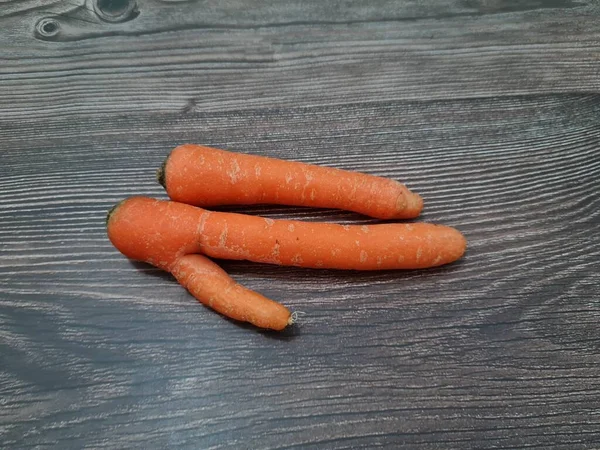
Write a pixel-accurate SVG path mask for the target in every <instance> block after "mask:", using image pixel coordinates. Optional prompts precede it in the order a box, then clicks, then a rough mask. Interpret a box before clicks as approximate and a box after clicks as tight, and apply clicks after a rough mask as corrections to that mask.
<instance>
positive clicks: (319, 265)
mask: <svg viewBox="0 0 600 450" xmlns="http://www.w3.org/2000/svg"><path fill="white" fill-rule="evenodd" d="M315 266H317V267H323V261H321V260H318V261H317V262H316V263H315Z"/></svg>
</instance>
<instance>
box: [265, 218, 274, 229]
mask: <svg viewBox="0 0 600 450" xmlns="http://www.w3.org/2000/svg"><path fill="white" fill-rule="evenodd" d="M265 223H266V224H267V226H268V227H272V226H273V224H274V223H275V221H274V220H273V219H269V218H268V217H265Z"/></svg>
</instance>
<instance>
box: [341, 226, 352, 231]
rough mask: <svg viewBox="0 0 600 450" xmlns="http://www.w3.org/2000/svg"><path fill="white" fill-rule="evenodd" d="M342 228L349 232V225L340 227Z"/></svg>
mask: <svg viewBox="0 0 600 450" xmlns="http://www.w3.org/2000/svg"><path fill="white" fill-rule="evenodd" d="M342 228H343V229H344V230H346V231H350V225H342Z"/></svg>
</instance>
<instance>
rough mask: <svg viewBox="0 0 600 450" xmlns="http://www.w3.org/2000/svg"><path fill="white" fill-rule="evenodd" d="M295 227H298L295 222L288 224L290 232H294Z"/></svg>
mask: <svg viewBox="0 0 600 450" xmlns="http://www.w3.org/2000/svg"><path fill="white" fill-rule="evenodd" d="M295 229H296V227H295V226H294V224H293V223H290V224H289V225H288V231H289V232H293V231H294V230H295Z"/></svg>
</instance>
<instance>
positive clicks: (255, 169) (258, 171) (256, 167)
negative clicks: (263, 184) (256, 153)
mask: <svg viewBox="0 0 600 450" xmlns="http://www.w3.org/2000/svg"><path fill="white" fill-rule="evenodd" d="M254 173H255V174H256V177H257V178H258V177H260V166H259V165H258V164H257V165H256V166H254Z"/></svg>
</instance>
